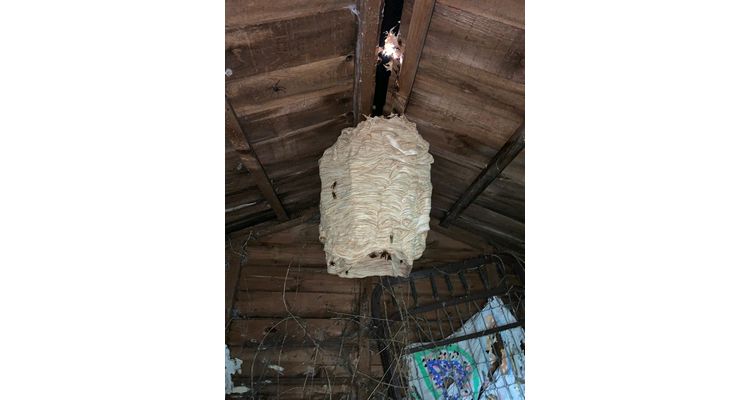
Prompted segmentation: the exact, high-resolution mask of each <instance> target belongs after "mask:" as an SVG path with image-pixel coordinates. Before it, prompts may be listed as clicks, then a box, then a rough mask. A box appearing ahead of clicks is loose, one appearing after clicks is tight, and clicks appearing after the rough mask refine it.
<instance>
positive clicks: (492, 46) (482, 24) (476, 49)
mask: <svg viewBox="0 0 750 400" xmlns="http://www.w3.org/2000/svg"><path fill="white" fill-rule="evenodd" d="M524 40H525V31H524V30H523V29H519V28H517V27H514V26H510V25H506V24H502V23H498V22H497V21H496V20H493V19H491V18H488V17H487V16H484V15H477V14H472V13H470V12H467V11H463V10H460V9H457V8H452V7H449V6H447V5H445V4H443V3H442V2H438V4H437V5H436V6H435V10H434V12H433V15H432V21H431V22H430V32H429V34H428V35H427V40H426V42H425V45H424V47H425V49H430V51H433V52H434V53H439V54H442V55H443V56H444V57H445V58H447V59H449V60H451V61H453V62H456V63H459V64H465V65H468V66H470V67H472V68H476V69H479V70H484V71H486V72H490V73H493V74H495V75H497V76H499V77H501V78H504V79H506V80H509V81H513V82H517V83H521V84H523V83H524V76H525V72H524V58H525V49H524Z"/></svg>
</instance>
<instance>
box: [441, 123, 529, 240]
mask: <svg viewBox="0 0 750 400" xmlns="http://www.w3.org/2000/svg"><path fill="white" fill-rule="evenodd" d="M524 147H525V123H524V122H522V123H521V126H519V127H518V129H516V131H515V133H513V136H511V137H510V139H508V141H507V142H505V144H504V145H503V147H502V148H501V149H500V151H498V152H497V154H495V156H494V157H492V160H490V162H489V163H488V164H487V167H485V168H484V170H483V171H482V172H481V173H480V174H479V176H477V178H476V179H475V180H474V182H473V183H472V184H471V186H469V188H468V189H466V191H465V192H464V193H463V194H462V195H461V197H459V198H458V200H457V201H456V202H455V203H453V205H452V206H451V208H450V210H448V213H447V214H446V215H445V218H443V220H442V221H440V225H441V226H448V225H450V224H451V223H452V222H453V221H454V220H455V219H456V218H458V216H459V215H460V214H461V212H462V211H463V210H465V209H466V207H468V206H469V204H471V203H472V202H473V201H474V199H476V198H477V196H479V195H480V194H481V193H482V192H483V191H484V189H486V188H487V186H489V185H490V184H491V183H492V181H494V180H495V179H496V178H497V177H498V176H499V175H500V173H501V172H503V170H504V169H505V167H507V166H508V164H510V162H511V161H513V159H514V158H516V156H517V155H518V154H519V153H520V152H521V151H522V150H523V149H524Z"/></svg>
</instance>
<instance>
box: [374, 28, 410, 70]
mask: <svg viewBox="0 0 750 400" xmlns="http://www.w3.org/2000/svg"><path fill="white" fill-rule="evenodd" d="M394 29H395V28H392V29H391V30H389V31H388V32H386V36H385V42H384V43H383V47H378V54H379V55H380V60H381V62H383V63H384V64H383V66H384V67H385V69H386V70H388V71H391V72H395V73H396V74H398V72H399V70H400V69H401V63H402V62H403V61H404V55H403V51H402V43H401V34H400V33H399V34H395V33H393V30H394Z"/></svg>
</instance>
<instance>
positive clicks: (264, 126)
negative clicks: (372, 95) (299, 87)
mask: <svg viewBox="0 0 750 400" xmlns="http://www.w3.org/2000/svg"><path fill="white" fill-rule="evenodd" d="M351 96H352V93H351V88H350V87H338V86H336V87H335V88H333V89H331V88H328V89H324V90H321V91H319V92H317V93H315V94H314V95H313V94H311V96H310V97H308V96H295V97H294V98H292V99H289V101H286V102H284V103H282V104H276V105H275V106H274V107H273V108H267V109H265V110H263V111H260V112H257V113H255V114H251V115H247V116H243V117H240V118H239V120H240V124H242V127H243V128H244V129H245V131H246V132H249V135H248V136H249V137H248V140H249V141H250V143H256V142H259V141H263V140H267V139H272V138H275V137H279V136H282V135H284V134H289V133H291V132H299V131H305V130H310V129H313V127H315V126H318V125H320V124H322V123H325V122H326V121H329V120H331V119H333V118H339V117H346V119H347V120H348V121H349V122H351V121H352V115H353V114H352V110H351V105H352V97H351Z"/></svg>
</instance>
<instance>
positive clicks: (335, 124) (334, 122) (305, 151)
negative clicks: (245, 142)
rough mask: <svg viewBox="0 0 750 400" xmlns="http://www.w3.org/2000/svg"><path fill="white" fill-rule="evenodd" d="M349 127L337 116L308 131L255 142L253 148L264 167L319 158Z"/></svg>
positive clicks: (341, 117)
mask: <svg viewBox="0 0 750 400" xmlns="http://www.w3.org/2000/svg"><path fill="white" fill-rule="evenodd" d="M349 126H350V125H349V120H348V118H347V117H345V116H339V117H337V118H335V119H331V120H328V121H326V122H325V123H322V124H318V125H317V126H314V127H311V128H310V129H304V130H299V131H294V132H288V133H284V134H283V135H280V136H277V137H274V138H271V139H267V140H263V141H260V142H256V143H254V144H253V147H254V148H255V150H256V151H257V153H258V156H259V157H260V162H261V163H263V164H264V165H266V164H272V163H277V162H280V161H286V162H294V160H298V159H302V158H306V157H312V156H317V157H318V158H320V157H321V156H322V155H323V152H324V151H325V149H327V148H328V147H330V146H332V145H333V144H334V143H335V142H336V139H338V137H339V135H340V134H341V130H342V129H344V128H346V127H349Z"/></svg>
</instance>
